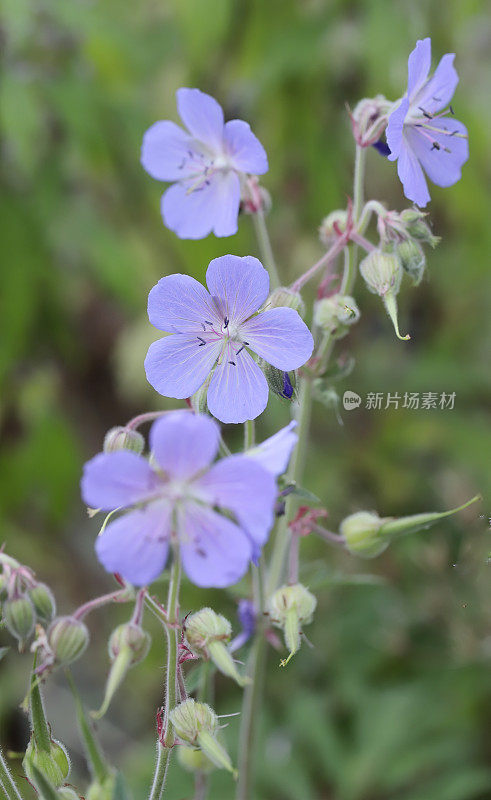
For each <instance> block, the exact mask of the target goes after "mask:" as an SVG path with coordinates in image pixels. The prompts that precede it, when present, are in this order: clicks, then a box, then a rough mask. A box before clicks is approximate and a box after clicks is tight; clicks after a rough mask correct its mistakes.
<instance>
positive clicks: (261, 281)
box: [206, 255, 269, 324]
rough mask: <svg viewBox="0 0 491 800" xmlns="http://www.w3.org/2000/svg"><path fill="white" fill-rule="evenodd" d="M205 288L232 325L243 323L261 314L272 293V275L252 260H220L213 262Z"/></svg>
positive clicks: (229, 257)
mask: <svg viewBox="0 0 491 800" xmlns="http://www.w3.org/2000/svg"><path fill="white" fill-rule="evenodd" d="M206 284H207V286H208V290H209V292H210V294H211V295H212V297H213V298H214V299H215V298H216V300H217V301H218V302H217V305H218V307H219V308H220V310H221V311H222V312H223V316H225V315H226V316H227V317H228V318H229V320H230V321H231V322H234V323H237V324H238V323H240V322H243V321H244V320H246V319H247V318H248V317H250V316H251V314H254V312H255V311H257V310H258V308H259V306H260V305H262V303H264V301H265V300H266V298H267V296H268V292H269V275H268V272H267V270H265V269H264V267H263V265H262V264H261V262H260V261H259V260H258V259H257V258H254V257H253V256H244V257H242V258H241V257H240V256H232V255H228V256H220V257H219V258H214V259H213V260H212V261H210V263H209V266H208V269H207V271H206Z"/></svg>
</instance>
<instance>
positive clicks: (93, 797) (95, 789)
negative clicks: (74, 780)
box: [86, 774, 116, 800]
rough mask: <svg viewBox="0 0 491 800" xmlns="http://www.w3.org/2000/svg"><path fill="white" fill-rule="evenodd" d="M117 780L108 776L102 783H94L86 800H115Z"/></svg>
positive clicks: (96, 781)
mask: <svg viewBox="0 0 491 800" xmlns="http://www.w3.org/2000/svg"><path fill="white" fill-rule="evenodd" d="M115 783H116V778H115V776H114V775H113V774H111V775H108V776H107V777H106V778H104V780H103V781H102V782H100V781H98V780H95V781H93V782H92V783H91V784H90V786H89V789H88V791H87V795H86V800H114V790H115Z"/></svg>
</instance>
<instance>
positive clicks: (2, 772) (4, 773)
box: [0, 750, 22, 800]
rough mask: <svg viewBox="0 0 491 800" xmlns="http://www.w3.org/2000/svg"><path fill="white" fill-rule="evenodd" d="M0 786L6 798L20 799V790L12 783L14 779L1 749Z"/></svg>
mask: <svg viewBox="0 0 491 800" xmlns="http://www.w3.org/2000/svg"><path fill="white" fill-rule="evenodd" d="M0 788H2V789H3V791H4V793H5V798H6V800H22V797H21V795H20V792H19V790H18V788H17V786H16V785H15V783H14V779H13V778H12V775H11V774H10V770H9V768H8V766H7V762H6V761H5V759H4V757H3V753H2V751H1V750H0Z"/></svg>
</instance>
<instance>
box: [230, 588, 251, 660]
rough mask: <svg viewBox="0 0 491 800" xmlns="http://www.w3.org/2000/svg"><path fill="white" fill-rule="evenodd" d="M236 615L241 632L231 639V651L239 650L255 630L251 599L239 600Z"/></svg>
mask: <svg viewBox="0 0 491 800" xmlns="http://www.w3.org/2000/svg"><path fill="white" fill-rule="evenodd" d="M237 616H238V618H239V622H240V625H241V628H242V630H241V632H240V633H238V634H237V636H236V637H235V638H234V639H232V641H231V642H230V645H229V650H230V652H231V653H235V651H236V650H239V649H240V648H241V647H242V646H243V645H244V644H245V643H246V642H247V641H249V639H250V638H251V636H252V635H253V634H254V632H255V630H256V618H257V614H256V609H255V608H254V603H253V602H252V600H239V605H238V608H237Z"/></svg>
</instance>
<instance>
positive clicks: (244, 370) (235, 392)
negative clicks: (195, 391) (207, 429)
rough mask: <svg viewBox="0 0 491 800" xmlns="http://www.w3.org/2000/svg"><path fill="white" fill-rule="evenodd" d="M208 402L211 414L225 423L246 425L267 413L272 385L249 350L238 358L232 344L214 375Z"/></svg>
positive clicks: (243, 351) (244, 351)
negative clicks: (245, 423) (264, 412)
mask: <svg viewBox="0 0 491 800" xmlns="http://www.w3.org/2000/svg"><path fill="white" fill-rule="evenodd" d="M203 349H204V348H203ZM230 361H234V364H231V363H230ZM207 402H208V410H209V411H210V414H213V416H214V417H216V418H217V419H219V420H220V421H221V422H245V421H246V420H247V419H255V418H256V417H258V416H259V414H261V412H262V411H264V409H265V408H266V405H267V403H268V384H267V381H266V378H265V377H264V375H263V373H262V371H261V369H260V368H259V367H258V365H257V364H256V362H255V361H254V359H253V358H252V356H250V355H249V353H248V352H247V350H242V352H241V353H240V354H239V355H237V354H236V353H235V352H234V350H233V348H232V347H231V345H228V347H227V350H226V351H225V352H224V354H223V358H222V362H221V364H219V365H218V366H217V367H216V369H215V372H214V373H213V377H212V379H211V383H210V386H209V389H208V395H207Z"/></svg>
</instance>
